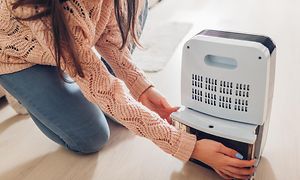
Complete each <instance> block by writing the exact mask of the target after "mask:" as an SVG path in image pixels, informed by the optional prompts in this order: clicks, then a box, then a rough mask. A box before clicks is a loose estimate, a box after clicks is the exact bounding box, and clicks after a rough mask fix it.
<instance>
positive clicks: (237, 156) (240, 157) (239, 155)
mask: <svg viewBox="0 0 300 180" xmlns="http://www.w3.org/2000/svg"><path fill="white" fill-rule="evenodd" d="M235 157H236V158H238V159H240V160H242V159H244V156H243V155H241V154H240V153H236V154H235Z"/></svg>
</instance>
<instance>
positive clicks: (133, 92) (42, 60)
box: [0, 0, 196, 161]
mask: <svg viewBox="0 0 300 180" xmlns="http://www.w3.org/2000/svg"><path fill="white" fill-rule="evenodd" d="M11 1H12V0H0V8H1V9H0V74H7V73H13V72H17V71H20V70H23V69H25V68H29V67H31V66H33V65H35V64H43V65H53V66H55V65H56V64H55V58H54V48H53V36H52V33H51V30H50V28H49V26H50V23H49V22H50V20H49V18H48V17H46V18H42V19H39V20H35V21H19V20H16V18H14V17H15V16H19V17H20V16H21V17H27V16H30V15H33V14H34V13H37V12H38V11H40V9H39V8H33V7H24V8H18V9H16V10H14V11H12V10H11V9H12V8H11ZM62 5H63V7H64V10H65V12H64V15H65V17H66V19H67V21H68V26H69V27H70V30H71V32H72V35H73V36H74V39H75V48H76V50H77V52H78V56H79V61H80V63H81V65H82V68H83V72H84V74H85V77H84V78H81V77H79V76H75V75H74V70H73V69H74V68H73V67H72V63H71V60H70V55H69V54H68V52H67V51H66V49H67V48H68V45H67V44H63V49H64V50H63V53H62V56H63V57H62V58H63V59H64V61H65V63H63V67H65V69H66V70H65V72H66V73H67V74H69V75H70V76H71V77H73V79H74V80H75V81H76V83H77V84H78V85H79V87H80V89H81V90H82V92H83V94H84V96H85V97H86V98H87V99H88V100H89V101H91V102H93V103H95V104H97V105H98V106H99V107H100V108H101V109H102V110H103V111H104V112H106V113H108V114H109V115H111V116H112V117H114V118H115V119H116V120H118V121H119V122H120V123H121V124H123V125H124V126H126V127H127V128H128V129H129V130H131V131H133V132H134V133H136V134H138V135H140V136H143V137H146V138H148V139H150V140H151V141H153V142H154V143H155V144H157V145H158V146H159V147H160V148H162V149H163V150H164V151H165V152H167V153H169V154H172V155H173V156H175V157H177V158H179V159H181V160H184V161H187V160H188V159H189V158H190V156H191V153H192V151H193V149H194V146H195V142H196V138H195V136H193V135H190V134H187V133H185V132H181V131H179V130H177V129H175V128H174V127H173V126H171V125H169V124H168V123H167V122H166V121H165V120H163V119H161V118H160V117H159V115H158V114H156V113H155V112H152V111H151V110H149V109H148V108H147V107H145V106H143V105H142V104H141V103H140V102H138V101H137V99H138V98H139V96H140V95H141V94H142V92H143V91H145V90H146V89H147V88H148V87H149V86H150V85H151V83H150V82H149V81H148V80H147V79H146V78H145V76H144V74H143V72H142V71H141V70H140V69H138V68H137V67H136V66H135V65H134V64H133V63H132V62H131V57H130V52H129V50H128V49H124V50H119V47H120V44H121V42H122V41H121V37H120V33H119V29H118V26H117V24H116V20H115V16H114V9H113V8H114V6H113V1H112V0H70V1H67V2H64V3H63V4H62ZM93 46H95V47H96V49H97V50H98V52H99V53H100V54H101V56H102V57H104V58H105V59H106V60H107V61H108V62H109V64H110V65H111V66H112V67H113V69H114V71H115V73H116V75H117V77H114V76H112V75H111V74H110V73H109V72H108V70H107V69H106V67H105V66H104V64H103V63H102V62H101V61H100V59H99V58H98V57H97V56H96V55H95V53H94V52H93V51H92V47H93ZM124 82H125V83H124ZM126 86H127V88H128V89H129V91H130V92H129V91H128V90H127V88H126Z"/></svg>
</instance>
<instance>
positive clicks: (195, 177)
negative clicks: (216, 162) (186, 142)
mask: <svg viewBox="0 0 300 180" xmlns="http://www.w3.org/2000/svg"><path fill="white" fill-rule="evenodd" d="M171 179H172V180H182V179H188V180H199V179H205V180H221V178H220V177H219V176H218V174H217V173H215V172H214V171H213V170H210V169H207V168H204V167H202V166H199V165H197V164H195V163H192V162H187V163H186V164H184V166H183V167H182V169H181V171H179V172H173V173H172V175H171Z"/></svg>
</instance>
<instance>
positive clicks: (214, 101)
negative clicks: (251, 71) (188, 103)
mask: <svg viewBox="0 0 300 180" xmlns="http://www.w3.org/2000/svg"><path fill="white" fill-rule="evenodd" d="M249 96H250V85H249V84H244V83H234V82H231V81H225V80H218V79H215V78H210V77H205V76H202V75H198V74H192V100H193V101H196V102H199V103H204V104H207V105H210V106H215V107H218V108H222V109H227V110H233V111H240V112H248V111H249Z"/></svg>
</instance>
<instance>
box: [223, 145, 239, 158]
mask: <svg viewBox="0 0 300 180" xmlns="http://www.w3.org/2000/svg"><path fill="white" fill-rule="evenodd" d="M220 152H221V153H223V154H225V155H227V156H230V157H233V158H238V159H242V158H243V157H242V155H241V154H240V153H238V152H237V151H236V150H233V149H230V148H228V147H226V146H224V145H221V147H220Z"/></svg>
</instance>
